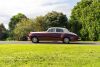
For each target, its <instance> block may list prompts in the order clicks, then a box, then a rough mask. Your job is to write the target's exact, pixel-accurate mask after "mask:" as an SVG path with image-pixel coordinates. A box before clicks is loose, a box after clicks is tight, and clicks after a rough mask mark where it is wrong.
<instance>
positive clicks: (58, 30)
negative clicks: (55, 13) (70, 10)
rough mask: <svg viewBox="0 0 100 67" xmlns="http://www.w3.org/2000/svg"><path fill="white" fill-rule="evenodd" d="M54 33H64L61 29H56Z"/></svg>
mask: <svg viewBox="0 0 100 67" xmlns="http://www.w3.org/2000/svg"><path fill="white" fill-rule="evenodd" d="M56 32H64V31H63V29H56Z"/></svg>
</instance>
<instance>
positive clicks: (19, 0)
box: [0, 0, 80, 28]
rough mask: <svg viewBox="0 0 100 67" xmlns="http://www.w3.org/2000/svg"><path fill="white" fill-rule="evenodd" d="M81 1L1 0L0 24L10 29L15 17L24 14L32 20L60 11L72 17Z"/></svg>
mask: <svg viewBox="0 0 100 67" xmlns="http://www.w3.org/2000/svg"><path fill="white" fill-rule="evenodd" d="M78 1H80V0H0V22H3V23H4V24H5V26H6V28H8V26H7V25H8V22H9V20H10V18H11V17H12V16H13V15H16V14H17V13H23V14H25V15H26V16H28V17H30V18H34V17H36V16H39V15H45V14H46V13H48V12H51V11H59V12H63V13H64V14H66V15H67V16H68V17H69V16H70V13H71V9H72V8H73V6H74V5H75V4H76V3H77V2H78Z"/></svg>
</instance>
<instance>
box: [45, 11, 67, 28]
mask: <svg viewBox="0 0 100 67" xmlns="http://www.w3.org/2000/svg"><path fill="white" fill-rule="evenodd" d="M67 24H68V19H67V17H66V15H64V14H63V13H59V12H55V11H52V12H50V13H48V14H46V15H45V16H44V27H45V30H47V29H48V28H50V27H67Z"/></svg>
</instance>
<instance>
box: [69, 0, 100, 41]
mask: <svg viewBox="0 0 100 67" xmlns="http://www.w3.org/2000/svg"><path fill="white" fill-rule="evenodd" d="M70 25H71V30H72V31H73V32H75V33H77V34H79V35H80V36H81V38H82V40H100V0H82V1H81V2H79V3H77V5H76V6H75V7H74V9H73V10H72V14H71V20H70Z"/></svg>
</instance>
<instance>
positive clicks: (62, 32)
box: [28, 27, 79, 43]
mask: <svg viewBox="0 0 100 67" xmlns="http://www.w3.org/2000/svg"><path fill="white" fill-rule="evenodd" d="M28 39H30V40H31V41H32V42H33V43H37V42H39V41H63V43H69V42H70V41H77V40H78V39H79V37H78V35H77V34H75V33H72V32H70V31H68V29H66V28H61V27H51V28H49V29H48V30H47V31H45V32H30V33H29V35H28Z"/></svg>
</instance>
